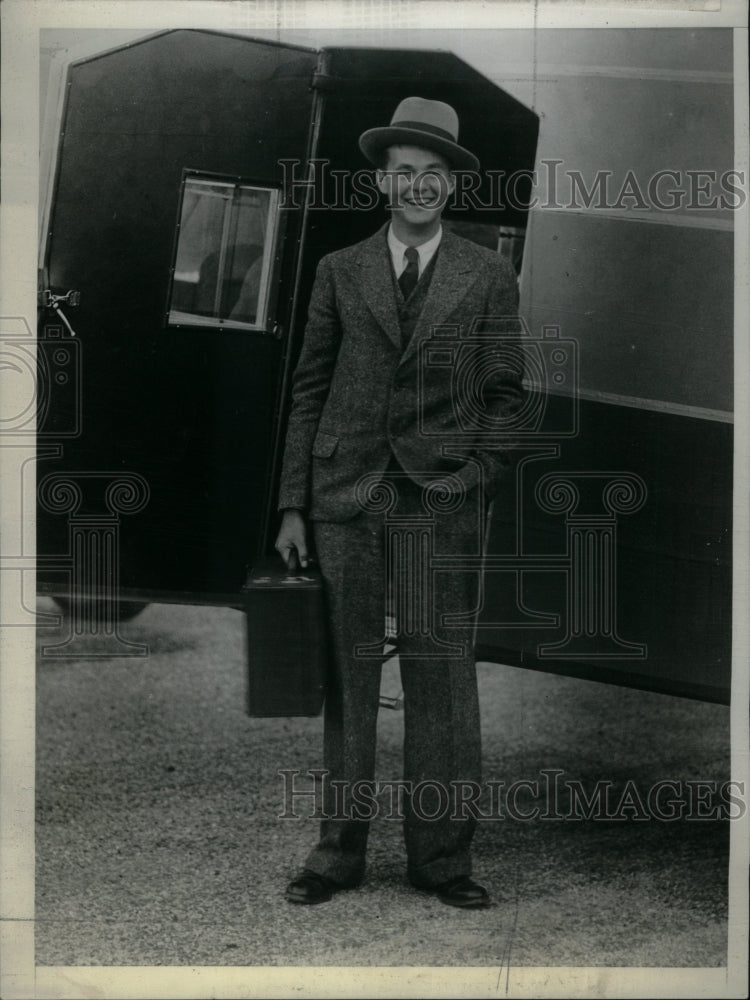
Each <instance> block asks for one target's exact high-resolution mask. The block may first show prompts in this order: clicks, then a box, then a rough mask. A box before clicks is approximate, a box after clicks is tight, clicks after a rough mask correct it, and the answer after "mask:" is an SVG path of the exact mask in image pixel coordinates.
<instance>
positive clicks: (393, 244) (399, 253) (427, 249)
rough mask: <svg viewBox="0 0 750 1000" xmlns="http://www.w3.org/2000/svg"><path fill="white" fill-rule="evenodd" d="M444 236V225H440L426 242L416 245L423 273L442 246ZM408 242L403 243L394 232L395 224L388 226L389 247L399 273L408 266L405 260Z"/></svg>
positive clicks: (420, 269)
mask: <svg viewBox="0 0 750 1000" xmlns="http://www.w3.org/2000/svg"><path fill="white" fill-rule="evenodd" d="M442 238H443V227H442V226H440V227H439V228H438V231H437V232H436V233H435V235H434V236H433V237H432V238H431V239H429V240H427V242H426V243H422V244H421V245H420V246H418V247H416V248H415V249H416V251H417V253H418V254H419V273H420V274H421V273H422V272H423V271H424V269H425V268H426V267H427V265H428V264H429V263H430V261H431V260H432V257H433V255H434V253H435V251H436V250H437V248H438V247H439V246H440V240H441V239H442ZM407 247H408V244H407V243H402V242H401V240H400V239H399V238H398V236H396V234H395V233H394V232H393V226H392V225H389V226H388V249H389V250H390V251H391V257H392V259H393V268H394V270H395V272H396V274H397V275H399V274H401V272H402V271H403V269H404V268H405V267H406V261H405V260H404V251H405V250H406V249H407Z"/></svg>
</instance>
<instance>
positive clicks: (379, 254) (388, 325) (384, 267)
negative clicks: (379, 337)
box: [352, 223, 401, 348]
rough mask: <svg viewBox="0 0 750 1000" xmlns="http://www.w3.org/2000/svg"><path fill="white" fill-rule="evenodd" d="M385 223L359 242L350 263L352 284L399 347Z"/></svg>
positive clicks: (399, 340)
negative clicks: (372, 234)
mask: <svg viewBox="0 0 750 1000" xmlns="http://www.w3.org/2000/svg"><path fill="white" fill-rule="evenodd" d="M387 228H388V223H386V224H385V225H384V226H382V227H381V228H380V229H379V230H378V231H377V232H376V233H375V235H374V236H371V237H370V238H369V239H367V240H365V241H364V242H363V243H362V244H360V251H359V253H358V254H357V256H356V258H355V260H354V261H353V263H352V270H353V271H355V272H356V273H355V274H354V277H355V280H356V287H357V290H358V291H359V293H360V294H361V295H362V298H363V299H364V300H365V303H366V305H367V307H368V309H369V310H370V312H371V313H372V314H373V316H374V317H375V319H376V320H377V321H378V323H379V324H380V326H381V327H382V328H383V329H384V330H385V332H386V333H387V334H388V337H389V338H390V339H391V340H392V341H393V343H394V344H395V346H396V347H398V348H400V347H401V324H400V323H399V320H398V312H397V306H396V292H395V289H394V287H393V275H392V271H391V255H390V251H389V250H388V244H387V242H386V230H387Z"/></svg>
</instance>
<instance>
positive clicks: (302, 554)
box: [276, 509, 309, 569]
mask: <svg viewBox="0 0 750 1000" xmlns="http://www.w3.org/2000/svg"><path fill="white" fill-rule="evenodd" d="M276 551H277V552H278V553H279V555H280V556H281V558H282V559H283V560H284V562H285V563H286V565H287V568H290V560H291V555H292V552H293V551H296V553H297V558H298V559H299V564H300V566H301V567H302V568H303V569H306V568H307V564H308V561H309V557H308V554H307V526H306V525H305V519H304V517H303V516H302V512H301V511H299V510H293V509H290V510H285V511H284V516H283V518H282V519H281V528H280V529H279V534H278V537H277V539H276Z"/></svg>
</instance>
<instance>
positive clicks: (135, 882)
mask: <svg viewBox="0 0 750 1000" xmlns="http://www.w3.org/2000/svg"><path fill="white" fill-rule="evenodd" d="M40 605H41V606H42V607H43V609H44V610H47V611H49V610H51V609H52V604H51V602H50V603H48V602H46V601H42V602H40ZM121 631H122V634H123V636H126V637H127V638H128V639H129V640H130V641H132V642H137V643H145V644H147V645H148V647H149V655H148V656H146V657H142V658H115V659H101V660H91V659H82V660H64V659H63V660H60V659H51V658H49V657H47V656H43V655H40V656H39V659H38V714H37V720H38V723H37V724H38V737H37V802H38V813H37V816H38V824H37V889H36V892H37V896H36V951H37V963H38V964H39V965H188V964H190V965H241V966H255V965H297V966H305V965H376V966H377V965H385V966H398V965H407V966H413V965H432V966H441V965H444V966H450V965H456V966H463V965H476V966H500V967H503V966H505V967H507V966H508V965H510V966H576V965H589V966H592V965H593V966H597V965H602V966H612V965H614V966H630V965H636V966H677V967H679V966H721V965H724V964H725V963H726V948H727V940H726V936H727V925H726V916H727V878H728V843H729V837H728V829H727V827H728V824H727V823H726V822H721V821H719V820H716V819H696V820H688V819H685V818H682V819H679V818H677V819H675V820H672V821H669V820H665V819H657V818H655V816H654V815H653V811H652V810H650V809H649V806H648V799H647V797H648V791H649V789H652V788H653V786H654V785H655V784H656V783H658V782H661V781H667V780H669V781H673V782H677V783H678V788H679V789H680V792H679V795H680V797H681V798H682V800H683V802H686V801H687V797H689V795H690V794H694V795H698V796H702V797H703V798H702V801H703V806H702V809H703V811H704V812H708V814H709V815H712V814H715V813H716V812H717V810H716V808H715V806H716V804H717V803H716V801H715V799H716V797H715V796H712V794H711V787H712V786H710V785H707V786H703V785H701V786H700V787H701V788H704V789H705V788H708V789H709V790H708V792H706V791H701V792H692V793H691V792H690V787H691V786H689V785H687V784H686V783H687V782H691V781H692V782H709V783H710V782H714V783H717V784H720V783H721V782H723V781H725V780H726V779H727V778H728V773H729V710H728V709H727V708H725V707H722V706H716V705H709V704H703V703H700V702H693V701H688V700H686V699H680V698H671V697H667V696H665V695H658V694H648V693H643V692H638V691H629V690H624V689H622V688H615V687H610V686H606V685H602V684H596V683H593V682H588V681H579V680H573V679H570V678H565V677H557V676H552V675H546V674H541V673H535V672H532V671H525V670H518V669H514V668H511V667H501V666H495V665H490V664H480V667H479V675H480V696H481V702H482V714H483V739H484V760H485V767H484V770H485V774H484V777H485V781H494V782H504V783H505V790H507V788H508V786H510V785H512V784H513V783H514V782H515V783H518V782H520V781H527V782H529V783H530V784H529V785H521V786H519V785H517V787H518V788H519V789H520V791H519V794H518V797H517V800H516V807H515V809H514V810H513V812H514V814H515V818H514V817H513V816H509V815H508V814H507V811H506V810H505V809H503V808H496V809H495V810H494V811H495V813H496V814H497V815H496V816H495V818H492V819H486V820H482V821H480V828H479V830H478V833H477V837H476V840H475V844H476V849H475V871H476V873H477V875H478V876H480V877H481V879H482V880H483V881H484V882H485V883H486V885H487V886H488V888H489V889H490V891H491V893H492V897H493V906H492V907H491V908H490V909H489V910H487V911H478V912H472V911H467V912H460V911H456V910H453V909H450V908H448V907H445V906H442V905H441V904H440V903H439V902H437V901H436V900H435V899H433V898H432V897H430V896H428V895H427V894H424V893H420V892H417V891H415V890H413V889H411V888H410V887H409V886H408V884H407V883H406V881H405V877H404V857H403V847H402V840H401V829H400V824H399V823H398V822H395V821H389V820H387V819H386V818H384V817H380V818H379V819H378V820H377V821H376V822H375V823H374V824H373V828H372V831H371V847H370V854H369V870H368V877H367V881H366V882H365V885H364V886H363V887H362V888H361V889H359V890H358V891H356V892H346V893H341V894H339V895H338V896H336V897H335V898H334V899H333V900H332V901H331V902H330V903H328V904H326V905H325V906H319V907H311V908H307V907H293V906H291V905H289V904H287V903H286V902H285V901H284V899H283V889H284V886H285V883H286V881H287V880H288V879H289V878H290V877H291V876H292V875H293V874H294V872H295V870H296V868H297V866H298V865H299V863H300V862H301V860H302V859H303V858H304V856H305V854H306V852H307V849H308V848H309V847H310V846H311V844H312V842H313V841H314V838H315V835H316V823H315V821H314V820H312V819H310V818H308V813H307V812H306V809H308V808H309V807H307V805H306V804H307V801H308V800H303V799H300V800H299V802H300V812H301V813H302V814H303V816H302V817H301V818H300V819H296V820H295V819H279V818H278V814H279V813H281V812H282V811H283V809H284V788H283V783H282V779H281V777H280V775H279V771H280V770H282V769H287V770H299V771H300V772H303V773H304V772H306V770H307V769H308V768H310V767H316V766H320V746H321V734H322V722H321V720H320V719H278V720H273V719H250V718H248V717H247V716H246V714H245V711H244V697H245V688H244V685H245V678H244V671H245V666H244V662H245V659H244V651H243V618H242V616H241V615H240V614H239V613H238V612H236V611H233V610H231V609H224V608H211V609H207V608H191V607H170V606H165V605H151V606H149V607H148V608H146V610H145V611H144V612H143V613H142V614H141V615H140V616H139V617H138V618H137V619H135V620H133V621H131V622H128V623H123V624H122V625H121ZM60 634H61V633H59V632H55V631H54V630H50V629H45V630H40V643H42V642H44V643H49V642H50V641H54V639H55V636H57V637H58V639H59V635H60ZM383 687H384V690H385V691H386V693H389V694H397V693H398V691H399V683H398V675H397V671H396V669H395V664H390V665H388V666H387V668H386V670H385V672H384V680H383ZM402 724H403V716H402V714H401V713H400V712H394V711H389V710H386V709H384V710H382V712H381V719H380V736H379V738H380V744H379V758H378V777H379V778H381V779H387V778H399V777H400V775H401V763H400V759H401V739H402ZM545 771H546V772H548V774H547V775H546V776H545V774H544V772H545ZM553 771H557V772H559V773H558V775H557V777H556V780H557V782H558V799H557V804H556V805H555V806H554V808H553V807H551V806H550V798H549V796H547V795H545V794H544V788H545V783H546V782H550V781H553V778H554V775H552V774H551V772H553ZM534 782H537V783H538V786H537V787H535V786H534V784H533V783H534ZM575 782H579V783H580V786H581V788H582V789H583V791H584V793H585V794H586V795H591V794H592V792H593V790H594V789H595V788H596V787H600V788H601V787H606V785H605V786H602V785H601V784H600V785H599V786H597V782H599V783H601V782H605V783H606V782H609V783H610V786H611V787H610V789H609V791H610V799H609V802H610V806H609V807H606V806H604V807H602V808H604V809H605V810H606V808H609V815H610V816H612V813H613V812H614V813H617V814H618V818H609V819H607V818H600V819H597V818H594V817H595V815H596V802H595V803H594V807H593V809H594V817H592V818H590V819H586V818H578V819H577V818H575V817H573V818H553V817H552V816H550V817H549V818H546V819H545V818H543V816H544V814H545V812H546V813H554V814H555V815H556V816H557V815H558V814H561V815H562V816H566V815H567V816H571V814H572V812H574V811H575V810H574V808H573V807H574V806H575V808H576V809H578V805H576V802H577V801H578V800H575V799H574V800H571V792H570V787H571V784H573V783H575ZM628 782H632V783H633V784H632V786H628ZM495 787H496V792H495V794H496V796H497V802H498V803H499V804H500V806H501V807H502V806H507V795H506V791H504V790H503V789H501V788H500V786H499V785H498V786H495ZM692 787H693V789H695V788H697V787H699V786H695V785H694V786H692ZM629 788H630V793H629V796H628V789H629ZM633 789H634V791H633ZM623 795H624V796H625V798H624V799H623ZM675 796H676V793H674V791H673V792H672V795H671V797H672V798H675ZM669 798H670V795H667V796H666V797H665V800H666V799H669ZM639 803H640V804H641V805H643V806H644V809H645V812H646V815H645V817H644V816H643V815H642V814H640V813H641V810H640V809H639ZM490 805H491V803H489V802H485V803H484V807H486V808H484V811H483V815H488V814H489V812H490V810H489V806H490ZM579 805H580V802H579ZM628 805H631V806H632V808H630V809H628ZM688 805H689V803H688ZM534 810H538V812H537V814H536V818H531V819H523V818H521V814H531V815H534ZM711 810H713V813H712V812H711Z"/></svg>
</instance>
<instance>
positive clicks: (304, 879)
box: [285, 869, 342, 905]
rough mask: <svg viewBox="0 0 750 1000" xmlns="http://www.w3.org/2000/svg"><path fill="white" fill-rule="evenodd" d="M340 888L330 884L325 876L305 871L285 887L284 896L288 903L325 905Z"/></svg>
mask: <svg viewBox="0 0 750 1000" xmlns="http://www.w3.org/2000/svg"><path fill="white" fill-rule="evenodd" d="M341 888H342V886H340V885H337V883H336V882H332V881H331V880H330V879H329V878H326V877H325V875H318V873H317V872H311V871H308V870H307V869H305V870H304V871H303V872H302V873H301V874H300V875H298V876H297V878H295V879H294V880H293V881H291V882H290V883H289V885H288V886H287V887H286V893H285V896H286V898H287V899H288V900H289V902H290V903H305V904H307V905H310V904H312V903H327V902H328V900H329V899H330V898H331V896H333V894H334V892H338V891H339V889H341Z"/></svg>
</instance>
